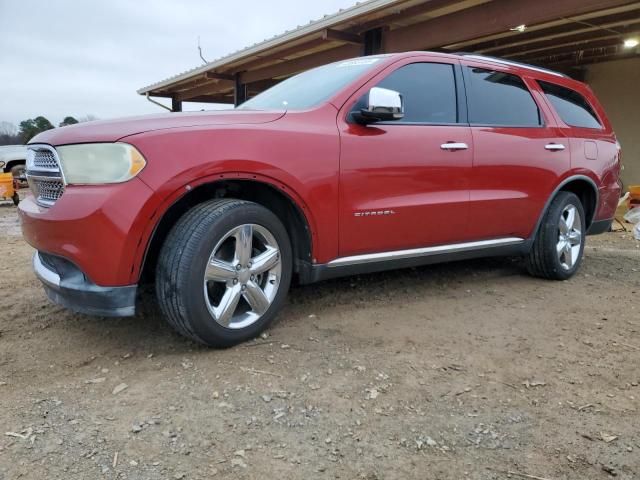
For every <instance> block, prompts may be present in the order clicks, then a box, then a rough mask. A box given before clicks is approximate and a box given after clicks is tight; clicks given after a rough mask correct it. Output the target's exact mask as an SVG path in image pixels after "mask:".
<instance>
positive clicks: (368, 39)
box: [364, 27, 382, 55]
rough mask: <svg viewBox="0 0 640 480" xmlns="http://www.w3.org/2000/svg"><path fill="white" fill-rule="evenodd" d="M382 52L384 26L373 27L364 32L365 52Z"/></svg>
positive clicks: (374, 53) (370, 53)
mask: <svg viewBox="0 0 640 480" xmlns="http://www.w3.org/2000/svg"><path fill="white" fill-rule="evenodd" d="M378 53H382V27H378V28H372V29H371V30H367V31H366V32H364V54H365V55H377V54H378Z"/></svg>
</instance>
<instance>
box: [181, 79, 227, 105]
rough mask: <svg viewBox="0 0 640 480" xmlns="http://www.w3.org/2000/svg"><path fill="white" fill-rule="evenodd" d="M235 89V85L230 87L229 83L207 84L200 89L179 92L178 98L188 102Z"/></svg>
mask: <svg viewBox="0 0 640 480" xmlns="http://www.w3.org/2000/svg"><path fill="white" fill-rule="evenodd" d="M230 88H233V84H231V85H229V84H228V83H227V82H225V83H224V84H222V83H207V84H206V85H201V86H199V87H195V88H190V89H189V90H183V91H181V92H178V93H177V94H176V95H177V98H178V99H179V100H181V101H183V102H184V101H188V100H191V99H192V98H195V97H200V96H202V95H215V94H219V93H220V92H221V91H224V90H229V89H230Z"/></svg>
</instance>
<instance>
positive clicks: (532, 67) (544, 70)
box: [457, 52, 568, 78]
mask: <svg viewBox="0 0 640 480" xmlns="http://www.w3.org/2000/svg"><path fill="white" fill-rule="evenodd" d="M457 55H460V56H462V57H467V58H474V59H476V60H488V61H490V62H495V63H501V64H503V65H511V66H514V67H522V68H527V69H529V70H535V71H536V72H542V73H548V74H549V75H555V76H557V77H564V78H568V77H567V76H566V75H565V74H564V73H560V72H556V71H555V70H549V69H548V68H543V67H536V66H535V65H529V64H528V63H521V62H513V61H511V60H504V59H502V58H498V57H492V56H490V55H479V54H476V53H467V52H460V53H457Z"/></svg>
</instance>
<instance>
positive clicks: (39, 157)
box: [33, 150, 58, 170]
mask: <svg viewBox="0 0 640 480" xmlns="http://www.w3.org/2000/svg"><path fill="white" fill-rule="evenodd" d="M33 168H44V169H47V170H52V169H53V170H57V169H58V160H56V156H55V155H54V154H53V152H51V151H49V150H36V151H35V153H34V156H33Z"/></svg>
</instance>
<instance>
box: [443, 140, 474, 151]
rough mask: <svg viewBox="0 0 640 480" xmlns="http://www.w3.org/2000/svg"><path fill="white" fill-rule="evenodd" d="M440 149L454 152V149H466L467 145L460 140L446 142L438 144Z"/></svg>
mask: <svg viewBox="0 0 640 480" xmlns="http://www.w3.org/2000/svg"><path fill="white" fill-rule="evenodd" d="M440 148H441V149H442V150H449V151H450V152H455V151H456V150H467V149H468V148H469V145H467V144H466V143H461V142H447V143H443V144H442V145H440Z"/></svg>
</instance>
